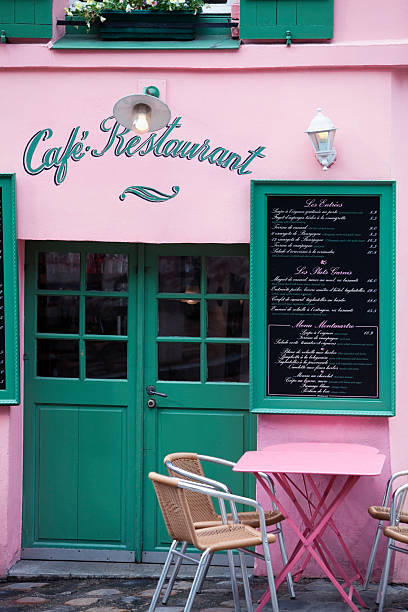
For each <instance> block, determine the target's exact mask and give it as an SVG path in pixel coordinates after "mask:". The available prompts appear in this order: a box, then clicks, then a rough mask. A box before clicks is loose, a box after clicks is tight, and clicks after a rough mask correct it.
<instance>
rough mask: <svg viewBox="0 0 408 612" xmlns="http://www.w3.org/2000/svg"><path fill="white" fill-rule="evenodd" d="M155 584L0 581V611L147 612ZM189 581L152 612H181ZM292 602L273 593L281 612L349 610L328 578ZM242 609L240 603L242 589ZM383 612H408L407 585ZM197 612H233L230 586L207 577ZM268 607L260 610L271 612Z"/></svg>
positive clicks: (393, 592) (392, 592) (258, 585)
mask: <svg viewBox="0 0 408 612" xmlns="http://www.w3.org/2000/svg"><path fill="white" fill-rule="evenodd" d="M156 584H157V578H155V577H139V578H132V579H129V578H111V577H110V578H86V579H83V578H81V579H79V578H72V579H69V580H67V579H61V578H57V577H55V579H52V580H49V581H48V582H46V583H45V582H40V581H38V582H35V581H30V582H27V581H24V582H13V581H12V579H11V578H9V579H8V581H4V582H0V612H23V611H25V610H26V611H28V612H36V611H38V612H64V611H65V612H73V611H74V610H78V611H80V612H127V611H129V610H133V611H134V612H147V611H148V608H149V604H150V601H151V597H152V593H153V591H154V588H155V586H156ZM190 586H191V580H187V579H186V578H185V577H182V578H181V579H180V581H178V582H176V583H175V585H174V588H173V591H172V596H171V597H170V599H169V602H168V605H167V606H162V605H161V604H159V606H158V607H157V612H182V611H183V609H184V605H185V602H186V598H187V594H188V589H189V588H190ZM265 588H266V580H265V579H264V578H258V577H253V578H252V579H251V590H252V599H253V602H254V603H255V602H256V601H257V600H258V599H259V597H260V596H261V595H262V593H263V592H264V590H265ZM295 590H296V599H290V597H289V594H288V592H287V588H286V584H282V585H281V588H280V589H279V591H278V600H279V607H280V611H281V612H294V611H296V612H348V611H349V610H350V608H349V607H348V606H347V605H346V604H345V603H344V602H343V601H342V600H341V598H340V595H339V593H338V592H337V590H336V589H335V588H334V587H333V585H332V584H331V583H330V582H329V581H328V580H322V579H319V580H310V579H304V580H301V581H300V582H299V583H298V584H296V586H295ZM375 591H376V585H371V586H370V587H369V590H368V591H366V592H363V593H362V597H363V599H364V600H365V601H366V603H367V605H368V608H366V610H367V612H374V611H376V610H377V606H376V604H375ZM240 595H241V598H242V610H243V611H245V609H246V607H245V601H244V596H243V595H244V594H243V592H242V589H241V591H240ZM387 605H388V608H387V609H386V610H387V612H397V611H399V612H401V611H403V610H405V611H406V612H408V587H407V586H403V585H393V586H391V587H390V588H389V591H388V601H387ZM194 610H195V611H198V612H232V610H233V603H232V595H231V590H230V584H229V582H228V581H227V580H226V579H225V578H224V577H221V578H208V579H207V580H206V582H205V583H204V586H203V591H202V593H200V594H198V595H197V597H196V600H195V603H194ZM270 611H271V607H270V605H269V604H268V605H267V606H266V607H265V612H270Z"/></svg>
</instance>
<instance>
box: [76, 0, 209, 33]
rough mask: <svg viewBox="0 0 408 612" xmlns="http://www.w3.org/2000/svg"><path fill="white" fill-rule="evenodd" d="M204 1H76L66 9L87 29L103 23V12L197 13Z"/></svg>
mask: <svg viewBox="0 0 408 612" xmlns="http://www.w3.org/2000/svg"><path fill="white" fill-rule="evenodd" d="M204 4H205V0H100V1H97V0H82V1H80V0H77V1H76V2H74V3H73V5H72V6H69V7H66V8H65V12H66V14H67V15H68V16H69V17H78V18H79V19H84V21H85V22H86V25H87V26H88V28H89V27H90V26H91V24H92V23H93V22H94V21H97V20H98V19H99V20H100V21H102V22H103V21H105V17H104V16H103V13H104V11H125V12H126V13H131V12H133V11H141V10H144V11H146V10H147V11H195V12H197V11H198V10H199V9H200V8H201V7H202V6H203V5H204Z"/></svg>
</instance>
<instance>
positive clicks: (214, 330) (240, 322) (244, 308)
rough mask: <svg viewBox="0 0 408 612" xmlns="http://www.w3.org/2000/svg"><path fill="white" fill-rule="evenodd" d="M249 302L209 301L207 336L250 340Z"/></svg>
mask: <svg viewBox="0 0 408 612" xmlns="http://www.w3.org/2000/svg"><path fill="white" fill-rule="evenodd" d="M248 311H249V307H248V300H208V301H207V336H210V337H218V336H222V337H224V338H248V336H249V314H248Z"/></svg>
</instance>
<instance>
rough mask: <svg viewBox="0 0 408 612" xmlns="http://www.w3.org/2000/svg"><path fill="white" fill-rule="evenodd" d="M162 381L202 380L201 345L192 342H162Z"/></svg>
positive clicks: (159, 357)
mask: <svg viewBox="0 0 408 612" xmlns="http://www.w3.org/2000/svg"><path fill="white" fill-rule="evenodd" d="M158 362H159V368H158V370H159V379H160V380H190V381H194V380H200V345H199V344H196V343H190V342H160V343H159V345H158Z"/></svg>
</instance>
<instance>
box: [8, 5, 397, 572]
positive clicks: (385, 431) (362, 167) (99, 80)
mask: <svg viewBox="0 0 408 612" xmlns="http://www.w3.org/2000/svg"><path fill="white" fill-rule="evenodd" d="M63 5H64V2H62V1H61V0H58V1H56V2H55V7H54V8H55V14H54V17H55V18H56V17H62V14H60V13H61V11H62V9H63ZM407 17H408V7H407V3H406V1H405V0H393V3H392V5H391V4H389V5H387V11H385V10H384V3H383V0H335V37H334V40H333V42H332V43H327V44H310V45H293V46H292V47H291V48H290V49H287V48H286V47H284V46H283V45H245V46H242V47H241V49H240V50H239V51H231V52H229V51H227V52H225V51H214V50H212V51H198V52H194V53H188V52H183V51H179V52H178V51H173V52H171V53H170V52H166V53H164V52H163V53H162V52H148V51H138V52H134V51H123V52H109V51H100V52H92V51H80V52H77V51H59V52H58V51H53V50H50V49H49V48H48V47H47V46H46V45H0V69H2V85H3V86H2V97H1V100H0V116H1V117H2V118H3V120H2V141H3V143H5V144H4V146H2V147H1V149H0V172H8V171H14V172H16V186H17V207H18V236H19V238H20V240H22V241H24V240H40V239H46V240H89V241H92V240H95V241H118V242H151V243H160V242H189V243H194V242H202V243H206V242H226V243H234V242H243V243H245V242H248V241H249V200H250V180H251V179H268V180H279V179H290V180H296V179H299V180H304V179H308V180H345V181H350V180H389V179H395V180H396V181H397V190H398V201H397V206H398V217H397V218H398V223H397V238H398V253H397V289H398V294H397V309H398V311H397V331H398V343H397V416H396V417H395V418H394V419H383V418H376V419H375V418H362V417H358V418H346V417H310V416H307V417H302V416H300V417H299V416H289V417H285V416H262V417H260V418H259V429H258V441H259V446H260V447H263V446H266V445H267V444H271V443H273V442H274V441H280V442H282V441H285V440H287V441H289V440H290V441H294V440H331V441H344V440H347V441H354V442H359V443H365V444H369V445H373V446H377V447H378V448H380V449H381V451H382V452H384V453H385V454H386V455H387V464H386V467H385V470H384V473H383V475H382V476H381V477H380V478H377V479H367V480H361V481H360V482H359V483H358V485H357V486H356V488H355V489H354V491H353V492H352V494H351V495H350V497H349V499H348V501H347V504H346V506H345V507H344V508H343V510H342V512H341V515H339V521H340V522H342V524H343V525H344V529H345V530H346V531H347V533H348V534H349V536H350V544H351V545H352V548H353V551H354V552H355V555H356V559H357V561H358V563H359V565H360V566H361V567H364V565H365V563H366V560H367V554H368V548H369V545H370V542H369V538H367V537H364V538H361V533H362V530H364V533H369V534H370V535H371V533H372V532H373V530H374V527H375V525H374V522H373V521H371V523H370V519H369V518H368V514H367V513H366V507H367V505H368V504H369V503H375V502H379V500H380V497H381V492H382V489H383V487H384V482H385V480H386V478H387V477H388V475H389V473H390V471H391V470H392V471H395V470H397V469H400V468H402V467H405V466H406V465H407V453H406V443H405V439H404V432H406V430H407V426H408V422H407V420H408V413H407V412H406V410H405V404H406V398H407V395H408V387H407V385H408V381H407V377H406V375H404V374H405V372H406V370H407V367H406V366H407V360H408V345H407V343H408V340H407V338H408V330H407V329H406V325H407V323H405V320H404V318H403V316H402V315H403V313H404V311H405V310H406V307H407V303H408V287H407V281H406V280H405V279H406V275H405V274H404V269H405V268H406V264H407V261H408V252H407V249H408V246H407V245H406V240H404V239H403V236H405V235H406V233H407V227H406V225H407V223H408V215H407V212H406V206H405V202H406V200H407V197H408V179H407V173H406V168H405V160H404V155H405V150H404V147H405V142H406V140H407V136H408V118H407V115H406V110H405V108H406V99H407V95H408V78H407V65H408V61H407V60H408V53H407V47H408V43H407V39H408V19H407ZM60 34H61V28H57V29H56V30H55V36H58V35H60ZM141 79H149V80H151V81H152V82H155V81H157V80H165V81H166V89H167V94H166V101H167V103H168V105H169V106H170V108H171V109H172V114H173V117H174V116H182V121H181V123H182V127H181V128H179V129H177V130H176V132H177V133H176V134H175V135H174V136H173V137H174V138H178V139H180V140H191V141H192V142H198V143H201V142H202V141H203V140H204V139H205V138H208V139H210V141H211V144H212V146H213V147H215V146H224V147H227V148H228V149H230V150H232V151H235V152H237V153H240V154H241V155H242V156H243V158H244V157H245V156H246V155H247V154H248V153H247V152H248V150H250V149H253V148H254V147H257V146H264V147H266V150H265V151H264V153H266V157H265V159H257V160H255V161H254V162H253V164H252V165H251V166H250V168H249V169H251V170H253V173H252V174H249V175H245V176H238V175H237V174H236V172H230V171H229V170H225V169H221V168H217V167H215V166H211V165H210V164H208V163H207V162H203V163H199V162H197V161H196V160H191V161H187V160H182V159H172V158H168V159H164V158H162V157H161V158H156V157H154V156H153V155H152V154H149V155H147V156H145V157H139V156H134V157H132V158H129V159H128V158H126V157H125V156H121V157H115V156H114V155H113V152H112V149H111V150H110V151H109V152H107V153H106V154H105V155H104V156H103V157H99V158H93V157H91V156H90V154H89V152H88V153H86V155H85V157H84V159H82V160H81V161H79V162H78V163H73V162H72V161H70V162H69V166H68V174H67V178H66V180H65V181H64V182H63V183H62V184H61V185H60V186H58V187H57V186H55V185H54V183H53V170H49V171H47V172H42V173H41V174H38V175H36V176H30V175H28V174H27V173H26V172H25V171H24V169H23V165H22V156H23V152H24V149H25V146H26V144H27V142H28V141H29V139H30V138H31V137H32V136H33V135H34V134H35V133H36V132H37V131H38V130H41V129H43V128H51V129H52V130H53V132H54V133H53V136H52V138H51V139H49V140H47V141H46V142H43V143H41V147H40V148H39V150H38V153H37V155H36V157H35V159H36V160H37V161H38V163H40V161H41V157H42V155H43V153H44V152H45V150H46V149H47V148H49V147H50V146H61V147H64V146H65V143H66V141H67V138H68V136H69V134H70V132H71V129H72V128H73V127H76V126H80V127H81V130H88V131H89V136H88V138H87V140H86V143H89V144H90V145H91V147H92V148H97V149H98V150H100V149H101V148H102V147H103V146H104V144H105V143H106V141H107V135H106V134H103V133H102V132H101V131H100V129H99V124H100V122H101V120H103V119H104V118H105V117H107V116H109V115H110V114H111V111H112V107H113V104H114V102H115V101H116V100H117V99H118V98H120V97H121V96H123V95H126V94H128V93H131V92H135V91H137V90H138V80H141ZM318 106H322V107H323V109H324V111H325V112H326V113H327V114H328V115H329V116H330V117H331V119H332V120H333V121H334V123H335V124H336V125H337V126H338V134H337V137H336V148H337V150H338V160H337V161H336V164H335V165H334V167H333V168H331V169H330V171H329V172H328V173H326V174H323V173H322V170H321V168H320V166H319V165H318V163H317V162H316V161H315V159H314V156H313V153H312V149H311V146H310V143H309V142H308V139H307V137H306V136H305V135H304V133H303V132H304V130H305V129H306V128H307V126H308V124H309V122H310V119H311V118H312V116H313V115H314V113H315V109H316V108H317V107H318ZM14 110H15V114H14ZM398 139H399V140H398ZM129 185H147V186H151V187H155V188H156V189H159V190H161V191H166V192H170V189H171V187H172V186H173V185H179V186H180V193H179V195H178V196H177V197H175V198H174V199H172V200H169V201H168V202H166V203H164V204H151V203H147V202H144V201H142V200H140V199H138V198H136V197H134V196H131V195H128V196H127V199H126V200H125V201H124V202H123V203H121V202H120V201H119V199H118V196H119V194H120V193H121V192H122V191H123V189H124V188H126V187H128V186H129ZM20 255H21V259H20V266H21V265H22V261H23V257H22V252H20ZM21 279H23V268H21ZM22 296H23V290H22V288H21V299H22ZM21 313H23V303H21ZM21 329H22V330H23V323H22V325H21ZM22 341H23V336H22ZM21 457H22V411H21V408H20V407H13V408H10V409H9V408H7V407H3V408H0V575H2V574H3V573H4V571H5V570H6V568H7V567H8V566H9V565H10V564H11V563H12V562H13V560H14V559H15V558H16V556H17V555H18V549H19V542H20V532H21V472H22V467H21V466H22V461H21ZM395 577H396V578H397V579H398V580H406V579H407V578H408V568H407V565H406V560H405V557H404V558H400V559H399V560H398V563H397V567H396V572H395Z"/></svg>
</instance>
